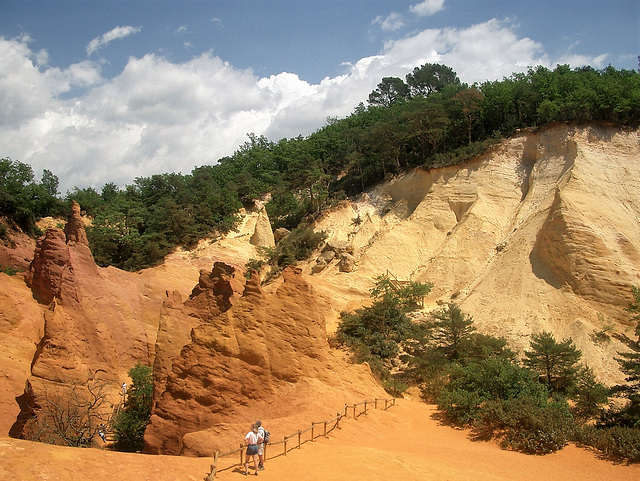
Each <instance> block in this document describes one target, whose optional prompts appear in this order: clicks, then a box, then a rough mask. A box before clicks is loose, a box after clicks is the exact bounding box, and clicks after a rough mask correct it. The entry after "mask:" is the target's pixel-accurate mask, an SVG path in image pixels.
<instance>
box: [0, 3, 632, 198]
mask: <svg viewBox="0 0 640 481" xmlns="http://www.w3.org/2000/svg"><path fill="white" fill-rule="evenodd" d="M638 32H640V0H606V1H605V0H601V1H593V0H583V1H578V0H553V1H551V0H538V1H536V2H531V1H520V0H511V1H505V0H426V1H421V0H407V1H405V0H394V1H390V0H278V1H276V0H219V1H203V0H183V1H177V0H176V1H168V0H164V1H140V0H137V1H136V0H127V1H121V0H111V1H97V0H91V1H89V0H84V1H80V0H73V1H72V0H67V1H65V0H56V1H53V0H48V1H46V0H40V1H32V0H19V1H18V0H0V145H2V151H0V156H2V157H11V158H13V159H16V160H20V161H22V162H25V163H28V164H30V165H32V166H33V168H34V172H35V173H36V176H39V175H40V174H41V171H42V169H43V168H47V169H49V170H51V171H53V173H54V174H56V175H58V177H59V178H60V184H61V185H60V187H61V191H62V193H64V192H65V191H66V190H68V189H71V188H72V187H73V186H78V187H88V186H93V187H95V188H97V189H100V188H101V187H102V185H104V184H105V183H106V182H115V183H116V184H118V185H121V186H122V185H124V184H130V183H132V182H133V180H134V179H135V177H139V176H143V177H146V176H150V175H152V174H154V173H163V172H182V173H189V172H190V171H191V169H193V167H195V166H198V165H202V164H211V163H215V161H216V160H217V159H219V158H220V157H222V156H225V155H230V154H232V153H233V152H234V151H235V150H236V149H237V147H238V146H239V145H240V144H242V143H243V142H244V141H245V140H246V134H247V133H249V132H252V133H256V134H258V135H262V134H264V135H266V136H267V137H268V138H269V139H271V140H274V141H275V140H279V139H280V138H283V137H287V138H290V137H293V136H296V135H299V134H301V135H308V134H310V133H312V132H313V131H315V130H317V129H318V128H320V127H322V126H323V125H324V123H325V120H326V118H327V117H328V116H337V117H344V116H346V115H348V114H349V113H351V112H352V111H353V109H354V107H355V106H356V105H357V104H358V103H359V102H362V101H364V102H366V99H367V96H368V94H369V92H370V91H371V90H372V89H373V88H375V86H376V85H377V83H378V82H379V81H380V79H381V78H382V77H384V76H397V77H401V78H404V76H405V75H406V74H407V73H408V72H410V71H411V70H412V69H413V67H415V66H419V65H422V64H424V63H427V62H434V63H444V64H446V65H449V66H451V67H452V68H453V69H454V70H455V71H456V72H457V73H458V75H459V77H460V78H461V80H462V81H463V82H467V83H473V82H481V81H483V80H492V79H501V78H503V77H504V76H508V75H510V74H511V73H513V72H516V71H525V70H526V69H527V67H528V66H535V65H545V66H547V67H549V68H553V67H554V66H555V65H556V64H558V63H568V64H570V65H571V66H572V67H578V66H582V65H592V66H593V67H596V68H603V67H606V66H607V65H609V64H611V65H613V66H614V67H616V68H627V69H635V68H637V66H638V59H637V56H638V55H640V41H639V33H638Z"/></svg>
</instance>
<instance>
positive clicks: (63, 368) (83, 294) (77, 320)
mask: <svg viewBox="0 0 640 481" xmlns="http://www.w3.org/2000/svg"><path fill="white" fill-rule="evenodd" d="M25 279H26V281H27V284H28V285H29V286H30V288H31V291H32V294H33V297H34V298H35V299H36V300H37V301H38V303H39V304H40V306H42V312H43V314H44V334H43V335H42V338H41V339H40V341H39V342H38V345H37V349H36V351H35V355H34V358H33V360H32V362H31V378H29V379H28V381H29V382H28V385H31V386H32V393H31V394H30V395H33V396H34V397H35V398H37V397H38V396H39V395H40V394H41V393H40V392H39V391H38V389H40V387H39V386H43V385H45V384H46V383H47V382H54V383H67V382H71V383H79V384H83V383H86V382H87V380H88V379H100V380H105V381H107V382H109V383H112V384H113V390H114V391H117V389H118V386H119V385H120V383H121V382H122V381H123V380H125V379H126V373H127V371H128V370H129V369H130V368H132V367H133V366H135V364H136V363H137V362H142V363H146V364H149V363H150V357H151V349H152V347H153V344H152V341H150V339H149V337H148V335H149V332H148V328H147V326H146V324H145V322H144V318H145V311H144V310H143V309H142V305H143V302H141V299H140V295H139V293H138V287H137V286H136V285H135V278H134V277H133V274H131V273H125V272H122V271H118V270H117V269H111V268H110V269H105V270H101V269H100V268H99V267H98V266H97V265H96V263H95V262H94V260H93V256H92V255H91V251H90V249H89V246H88V243H87V237H86V233H85V230H84V225H83V223H82V222H81V219H80V208H79V206H78V205H77V204H75V205H74V209H73V212H72V215H71V218H70V219H69V222H68V223H67V227H66V228H65V230H64V231H63V230H61V229H49V230H48V231H47V232H46V234H45V235H44V237H42V238H41V239H39V240H38V242H37V246H36V250H35V253H34V259H33V261H32V263H31V265H30V268H29V272H28V273H27V275H26V276H25ZM156 316H157V311H156ZM156 322H157V321H156ZM155 329H156V328H155V327H154V331H155ZM154 334H155V332H154ZM36 380H37V381H38V382H33V381H36ZM27 414H28V413H27ZM17 431H19V428H18V427H16V428H15V429H13V430H12V432H13V433H16V432H17Z"/></svg>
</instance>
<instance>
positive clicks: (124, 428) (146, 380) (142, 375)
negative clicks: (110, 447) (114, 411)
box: [114, 363, 153, 451]
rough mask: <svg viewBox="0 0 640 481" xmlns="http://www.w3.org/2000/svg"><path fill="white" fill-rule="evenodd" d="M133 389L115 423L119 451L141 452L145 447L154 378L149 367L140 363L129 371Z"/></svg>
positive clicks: (129, 391)
mask: <svg viewBox="0 0 640 481" xmlns="http://www.w3.org/2000/svg"><path fill="white" fill-rule="evenodd" d="M129 376H130V377H131V387H130V388H129V390H128V391H127V399H126V401H125V404H124V409H123V410H122V411H120V412H119V413H118V416H117V418H116V420H115V422H114V430H115V432H116V443H115V448H116V449H117V450H119V451H140V450H141V449H142V448H143V446H144V439H143V438H144V431H145V429H146V427H147V424H149V418H150V417H151V395H152V393H153V376H152V371H151V368H150V367H149V366H145V365H143V364H140V363H138V364H137V365H136V366H135V367H133V368H131V369H130V370H129Z"/></svg>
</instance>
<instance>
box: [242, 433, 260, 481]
mask: <svg viewBox="0 0 640 481" xmlns="http://www.w3.org/2000/svg"><path fill="white" fill-rule="evenodd" d="M262 439H263V438H262V436H261V435H260V431H258V426H257V425H255V424H252V425H251V431H249V432H248V433H247V435H246V436H245V437H244V443H245V444H246V445H247V453H246V454H247V456H246V458H245V461H244V475H245V476H247V475H248V474H249V456H251V457H252V458H253V465H254V466H255V468H256V472H255V475H256V476H257V475H258V444H259V443H261V442H262Z"/></svg>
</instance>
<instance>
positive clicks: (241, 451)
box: [240, 444, 244, 466]
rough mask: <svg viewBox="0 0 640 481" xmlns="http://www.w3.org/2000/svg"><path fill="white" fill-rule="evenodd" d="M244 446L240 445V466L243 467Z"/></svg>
mask: <svg viewBox="0 0 640 481" xmlns="http://www.w3.org/2000/svg"><path fill="white" fill-rule="evenodd" d="M242 448H244V444H241V445H240V466H242V465H243V464H244V463H243V462H242V455H243V454H244V449H242Z"/></svg>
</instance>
